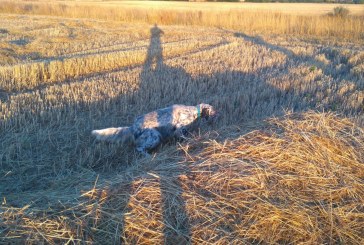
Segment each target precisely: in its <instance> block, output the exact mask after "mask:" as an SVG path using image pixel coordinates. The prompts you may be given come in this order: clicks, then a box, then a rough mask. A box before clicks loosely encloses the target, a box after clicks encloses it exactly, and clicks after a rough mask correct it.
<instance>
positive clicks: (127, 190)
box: [2, 113, 364, 244]
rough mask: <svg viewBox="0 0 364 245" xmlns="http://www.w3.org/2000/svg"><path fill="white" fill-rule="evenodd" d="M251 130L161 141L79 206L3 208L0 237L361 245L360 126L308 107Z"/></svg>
mask: <svg viewBox="0 0 364 245" xmlns="http://www.w3.org/2000/svg"><path fill="white" fill-rule="evenodd" d="M245 126H246V125H245ZM263 126H264V127H263ZM259 128H260V129H258V130H254V131H252V132H250V133H247V134H242V131H241V129H240V128H238V127H233V128H231V127H229V128H225V129H224V130H221V131H220V132H219V133H220V134H219V135H216V134H211V133H210V134H206V135H202V136H200V137H199V138H196V139H193V140H191V141H189V142H185V143H184V144H183V145H182V146H181V147H180V149H178V150H175V149H174V147H168V148H165V150H164V151H162V152H160V153H158V155H157V156H156V157H155V158H153V159H152V160H151V161H145V160H142V161H140V162H139V163H138V166H134V167H133V168H131V169H129V171H128V172H124V173H120V174H119V175H118V176H114V177H112V178H110V179H109V180H108V181H109V184H103V185H98V184H96V185H95V187H94V188H92V189H91V190H90V191H88V192H85V193H84V194H83V195H82V197H80V198H79V199H78V202H79V204H78V205H77V206H69V205H68V206H67V205H65V206H62V205H61V204H59V205H56V206H52V207H51V208H50V209H48V210H47V211H43V213H41V214H39V213H38V212H37V211H36V210H34V209H32V208H31V207H30V206H26V207H23V208H10V207H8V206H7V205H3V206H2V229H3V231H2V234H3V236H4V238H3V239H4V240H3V241H7V240H13V241H19V240H20V241H22V240H23V239H25V238H26V239H27V241H28V242H30V243H32V242H37V243H38V242H40V241H44V242H47V243H58V242H60V241H62V242H75V243H79V242H81V241H82V242H86V243H88V242H89V243H93V242H96V243H99V242H100V243H104V244H105V243H106V244H113V243H119V242H120V241H121V240H122V241H124V242H125V243H126V244H129V243H138V244H150V243H162V242H163V241H166V242H167V243H169V244H176V243H178V244H185V243H186V242H192V243H214V244H227V243H260V242H264V243H269V244H282V243H284V244H290V243H308V244H317V243H320V244H321V243H344V244H362V243H363V241H364V237H363V234H364V230H363V227H364V226H363V218H364V210H363V208H364V207H363V201H364V200H363V197H364V183H363V178H364V167H363V160H364V158H363V157H364V156H363V152H364V151H363V150H364V145H363V142H364V132H363V130H362V129H361V128H358V127H356V126H355V125H354V124H352V123H351V122H350V121H349V120H347V119H340V118H338V117H336V116H333V115H332V114H316V113H305V114H303V115H287V116H286V117H285V118H275V119H272V120H270V121H269V124H268V125H262V126H260V127H259ZM244 130H246V129H244ZM223 138H227V139H226V140H223ZM262 231H264V232H262Z"/></svg>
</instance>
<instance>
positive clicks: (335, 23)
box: [0, 0, 364, 41]
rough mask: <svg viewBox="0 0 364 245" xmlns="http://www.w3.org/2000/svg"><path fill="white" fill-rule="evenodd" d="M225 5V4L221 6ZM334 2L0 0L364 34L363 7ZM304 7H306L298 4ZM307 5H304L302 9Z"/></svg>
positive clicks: (130, 17) (64, 12)
mask: <svg viewBox="0 0 364 245" xmlns="http://www.w3.org/2000/svg"><path fill="white" fill-rule="evenodd" d="M219 6H221V7H219ZM336 6H338V5H335V4H308V5H302V4H297V5H295V4H275V5H272V4H264V5H257V4H241V3H239V4H231V3H229V4H226V3H225V4H220V5H216V4H215V3H166V2H147V3H145V2H142V3H140V2H139V3H138V2H122V1H121V2H111V3H110V2H104V3H103V2H87V1H86V2H82V1H81V2H80V3H78V2H69V1H65V2H61V3H59V2H50V3H49V2H42V1H40V2H24V1H15V2H14V1H11V2H10V1H4V0H2V1H1V5H0V12H1V13H15V14H37V15H50V16H63V17H71V18H92V19H102V20H114V21H123V22H128V23H130V22H133V23H134V22H142V23H149V24H154V23H158V24H160V25H172V24H173V25H199V26H210V27H211V26H212V27H221V28H229V29H234V30H237V31H244V32H260V33H262V32H263V33H274V34H288V35H299V36H315V37H325V38H337V39H340V40H342V39H346V40H348V39H350V40H353V39H357V40H361V41H362V40H363V33H364V24H363V23H364V21H363V18H364V17H363V16H364V8H363V7H362V6H361V5H349V6H348V7H347V8H349V9H350V10H352V12H353V13H354V15H351V16H349V17H347V18H334V17H330V16H328V15H327V14H328V13H329V12H331V11H332V10H333V9H334V8H335V7H336ZM298 9H302V10H298ZM303 10H305V11H303Z"/></svg>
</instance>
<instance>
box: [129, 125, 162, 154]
mask: <svg viewBox="0 0 364 245" xmlns="http://www.w3.org/2000/svg"><path fill="white" fill-rule="evenodd" d="M161 142H162V135H161V134H160V133H159V132H158V131H157V130H155V129H145V130H144V131H143V132H142V134H141V135H140V136H139V137H138V138H137V139H136V141H135V144H136V150H137V151H139V152H140V153H142V154H143V155H146V156H148V155H149V154H148V151H149V150H153V149H154V148H156V147H157V146H158V145H160V144H161Z"/></svg>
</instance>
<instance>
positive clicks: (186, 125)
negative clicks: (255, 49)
mask: <svg viewBox="0 0 364 245" xmlns="http://www.w3.org/2000/svg"><path fill="white" fill-rule="evenodd" d="M215 116H216V112H215V110H214V108H213V107H212V106H211V105H208V104H199V105H196V106H186V105H172V106H170V107H166V108H163V109H158V110H155V111H152V112H149V113H147V114H144V115H142V116H139V117H137V118H136V119H135V121H134V123H133V125H132V126H130V127H119V128H107V129H101V130H93V131H92V134H93V135H95V136H96V138H97V139H98V140H104V141H109V142H119V143H122V144H130V143H131V144H134V145H135V146H136V149H137V151H139V152H141V153H143V154H147V151H149V150H152V149H154V148H156V147H157V146H158V145H159V144H161V143H162V142H165V141H167V140H170V139H171V138H184V137H186V136H187V135H188V133H189V132H191V131H193V130H195V129H196V128H197V127H199V126H200V124H201V122H208V121H210V120H211V119H213V118H214V117H215Z"/></svg>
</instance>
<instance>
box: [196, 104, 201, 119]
mask: <svg viewBox="0 0 364 245" xmlns="http://www.w3.org/2000/svg"><path fill="white" fill-rule="evenodd" d="M196 109H197V119H198V118H199V117H201V109H200V106H199V105H196Z"/></svg>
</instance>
